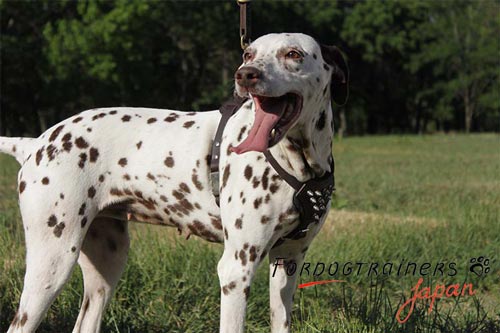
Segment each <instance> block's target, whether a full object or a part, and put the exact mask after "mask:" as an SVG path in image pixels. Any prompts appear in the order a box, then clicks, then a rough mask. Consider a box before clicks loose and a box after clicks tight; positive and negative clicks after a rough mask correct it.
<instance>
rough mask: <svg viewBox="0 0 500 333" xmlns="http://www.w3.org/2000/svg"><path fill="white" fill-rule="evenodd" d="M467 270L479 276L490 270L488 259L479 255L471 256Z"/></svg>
mask: <svg viewBox="0 0 500 333" xmlns="http://www.w3.org/2000/svg"><path fill="white" fill-rule="evenodd" d="M469 263H470V267H469V271H471V272H472V273H474V274H476V275H477V276H481V275H483V274H488V272H489V271H490V259H488V258H485V257H483V256H480V257H478V258H471V259H470V261H469Z"/></svg>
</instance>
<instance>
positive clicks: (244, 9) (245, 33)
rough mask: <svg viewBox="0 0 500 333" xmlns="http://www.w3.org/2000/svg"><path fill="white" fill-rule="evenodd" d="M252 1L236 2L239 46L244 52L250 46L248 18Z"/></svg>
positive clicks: (237, 0)
mask: <svg viewBox="0 0 500 333" xmlns="http://www.w3.org/2000/svg"><path fill="white" fill-rule="evenodd" d="M251 1H252V0H236V2H237V3H238V5H239V6H240V45H241V48H242V49H243V50H244V49H246V48H247V47H248V45H250V42H251V40H250V35H251V29H250V28H251V20H250V18H251V16H250V2H251Z"/></svg>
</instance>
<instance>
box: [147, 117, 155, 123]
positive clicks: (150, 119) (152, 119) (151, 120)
mask: <svg viewBox="0 0 500 333" xmlns="http://www.w3.org/2000/svg"><path fill="white" fill-rule="evenodd" d="M152 123H156V118H149V119H148V124H152Z"/></svg>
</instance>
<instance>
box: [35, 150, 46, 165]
mask: <svg viewBox="0 0 500 333" xmlns="http://www.w3.org/2000/svg"><path fill="white" fill-rule="evenodd" d="M43 149H44V147H42V148H40V149H38V150H37V152H36V159H35V161H36V165H40V161H41V160H42V158H43Z"/></svg>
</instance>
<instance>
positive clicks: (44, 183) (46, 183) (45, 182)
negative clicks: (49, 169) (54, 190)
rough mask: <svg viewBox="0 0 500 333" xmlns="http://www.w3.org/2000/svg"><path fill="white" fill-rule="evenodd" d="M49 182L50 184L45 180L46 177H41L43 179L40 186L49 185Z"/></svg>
mask: <svg viewBox="0 0 500 333" xmlns="http://www.w3.org/2000/svg"><path fill="white" fill-rule="evenodd" d="M49 182H50V181H49V178H47V177H43V178H42V184H43V185H49Z"/></svg>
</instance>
